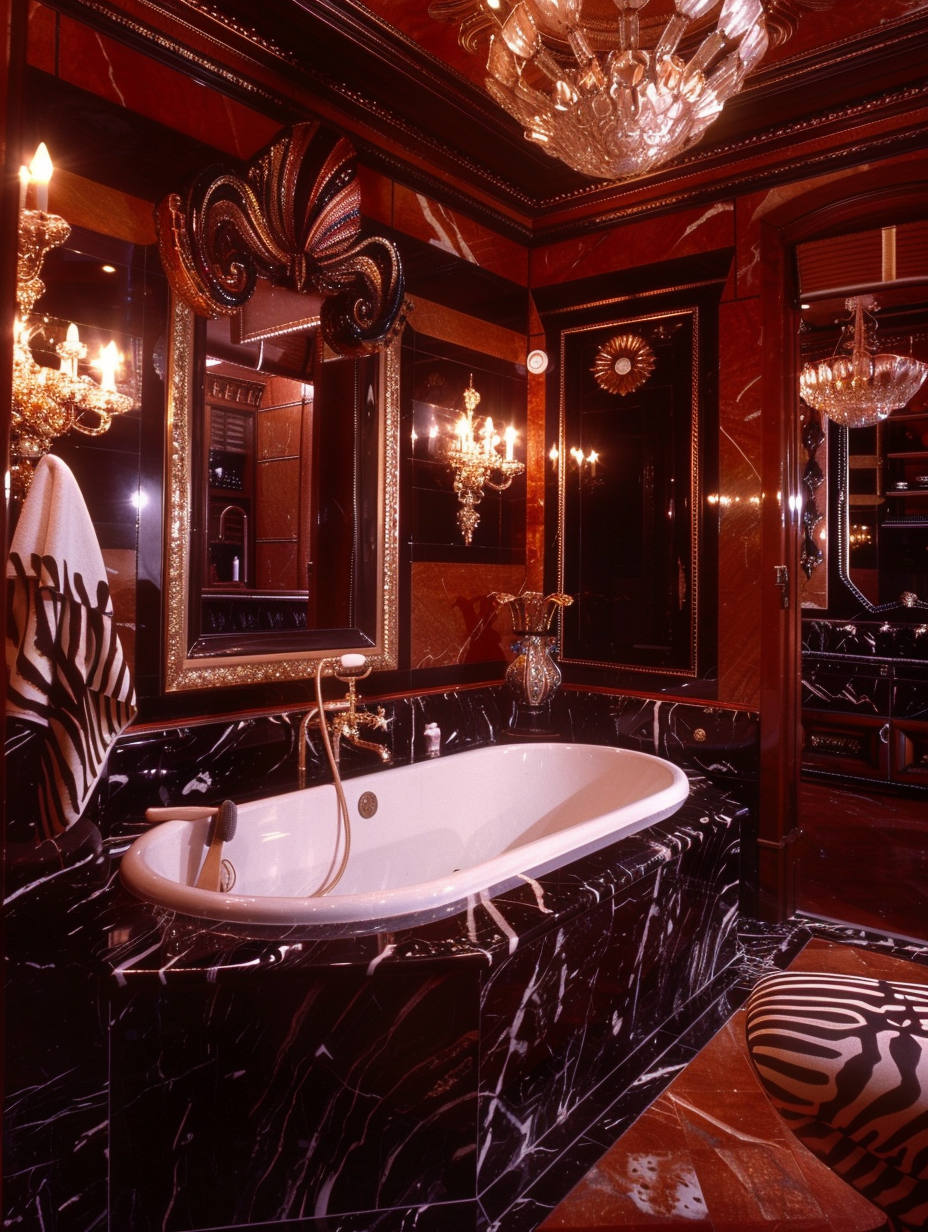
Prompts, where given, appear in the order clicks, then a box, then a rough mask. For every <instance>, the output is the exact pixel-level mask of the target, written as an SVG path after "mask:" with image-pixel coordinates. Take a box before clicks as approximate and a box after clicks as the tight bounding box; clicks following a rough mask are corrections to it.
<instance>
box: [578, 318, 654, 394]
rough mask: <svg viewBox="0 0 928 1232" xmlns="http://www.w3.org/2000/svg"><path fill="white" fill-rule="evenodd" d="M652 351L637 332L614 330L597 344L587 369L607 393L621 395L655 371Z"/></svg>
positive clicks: (637, 385) (638, 384) (641, 382)
mask: <svg viewBox="0 0 928 1232" xmlns="http://www.w3.org/2000/svg"><path fill="white" fill-rule="evenodd" d="M654 363H655V359H654V352H653V351H652V350H651V348H650V347H649V346H648V344H647V343H646V342H645V340H644V339H643V338H639V337H638V335H637V334H616V335H615V337H614V338H610V339H609V341H608V342H607V343H605V344H604V345H603V346H601V347H600V348H599V350H598V351H597V353H596V359H595V360H594V361H593V367H592V368H591V369H590V371H591V372H592V373H593V376H594V377H595V378H596V381H597V383H598V384H599V385H600V387H601V388H602V389H604V390H605V391H606V393H607V394H621V395H622V397H624V396H625V395H626V394H630V393H631V392H632V390H634V389H637V388H638V387H639V386H640V385H643V384H644V383H645V381H646V380H647V379H648V377H649V376H650V375H651V373H652V372H653V371H654Z"/></svg>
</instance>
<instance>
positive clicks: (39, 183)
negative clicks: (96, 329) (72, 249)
mask: <svg viewBox="0 0 928 1232" xmlns="http://www.w3.org/2000/svg"><path fill="white" fill-rule="evenodd" d="M52 170H53V168H52V164H51V160H50V159H49V157H48V151H47V150H46V149H45V146H44V144H43V145H40V146H39V148H38V150H37V151H36V156H35V158H34V159H33V161H32V163H31V165H30V167H29V168H28V169H27V168H25V167H24V168H23V169H22V171H21V172H20V209H19V248H18V253H17V257H18V260H17V270H16V301H17V303H18V305H19V316H18V317H17V318H16V319H15V321H14V323H13V408H12V417H11V426H10V453H11V467H10V490H11V493H12V494H13V496H14V497H17V498H19V499H21V498H22V497H24V496H25V495H26V493H27V492H28V490H29V485H30V483H31V482H32V472H33V468H34V467H35V465H36V463H37V462H38V461H39V459H40V458H41V457H42V456H43V454H46V453H48V451H49V449H50V448H51V447H52V444H53V442H54V440H55V437H57V436H61V435H63V434H64V433H65V432H70V431H72V430H73V431H75V432H82V433H83V434H84V435H86V436H100V435H101V434H102V433H103V432H105V431H106V430H107V428H108V427H109V426H110V422H111V421H112V417H113V416H114V415H122V414H124V413H125V412H126V411H128V410H131V408H132V406H133V405H134V403H133V400H132V398H130V397H128V396H127V395H125V394H121V393H119V392H118V391H117V389H116V372H117V369H118V367H119V364H120V362H121V357H120V356H119V355H118V353H117V350H116V344H115V343H114V342H110V343H109V345H108V346H107V347H104V348H103V350H102V353H101V355H100V358H99V359H97V360H95V361H93V365H94V366H95V367H96V368H98V369H99V371H100V381H99V383H97V382H96V381H94V380H93V379H92V378H90V377H87V376H80V375H79V374H78V364H79V362H80V361H82V360H84V359H86V357H87V346H86V345H85V344H84V343H83V342H81V340H80V335H79V333H78V329H77V326H76V325H73V324H72V325H70V326H69V328H68V332H67V337H66V339H65V341H64V342H61V343H59V344H58V345H57V346H56V347H55V352H56V354H57V355H58V358H59V360H60V367H59V369H58V370H56V369H54V368H47V367H43V366H42V365H40V364H37V363H36V362H35V360H34V359H33V356H32V349H31V346H30V343H31V340H32V339H33V338H34V337H35V335H36V334H37V332H38V329H39V327H38V326H36V325H34V324H30V317H31V314H32V310H33V308H34V306H35V302H36V300H37V299H39V298H40V297H41V296H42V294H43V293H44V291H45V284H44V283H43V282H42V279H41V277H40V275H41V272H42V263H43V262H44V260H45V254H46V253H48V252H50V251H51V250H52V249H53V248H57V247H59V245H61V244H63V243H64V242H65V240H66V239H67V238H68V236H69V235H70V234H71V228H70V227H69V226H68V224H67V223H66V222H65V220H64V219H63V218H59V217H58V215H57V214H49V213H48V212H47V210H48V182H49V180H50V179H51V175H52ZM30 184H34V185H35V195H36V204H37V207H38V208H37V209H27V208H26V200H27V193H28V190H29V186H30Z"/></svg>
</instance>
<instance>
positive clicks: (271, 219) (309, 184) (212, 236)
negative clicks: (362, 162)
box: [155, 123, 404, 355]
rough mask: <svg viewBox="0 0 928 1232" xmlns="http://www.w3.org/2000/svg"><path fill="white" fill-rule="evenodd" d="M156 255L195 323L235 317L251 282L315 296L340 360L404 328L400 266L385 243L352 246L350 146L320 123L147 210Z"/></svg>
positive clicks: (215, 169)
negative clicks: (242, 172) (150, 213)
mask: <svg viewBox="0 0 928 1232" xmlns="http://www.w3.org/2000/svg"><path fill="white" fill-rule="evenodd" d="M155 222H156V224H157V227H158V243H159V247H160V250H161V259H162V261H163V263H164V267H165V270H166V271H167V274H168V279H169V281H170V283H171V286H172V288H173V290H174V292H175V294H177V295H178V296H179V297H180V298H181V299H182V300H183V301H184V302H185V303H187V304H189V306H190V307H191V308H193V310H194V311H195V312H196V313H198V314H199V315H200V316H206V317H218V316H222V315H226V316H232V315H234V314H235V313H237V312H239V311H240V310H241V308H242V307H243V306H244V305H245V304H246V303H247V302H248V300H249V299H250V298H251V296H252V294H253V292H254V290H255V286H256V284H257V280H258V278H265V279H268V280H269V281H270V282H272V283H275V284H277V285H279V286H283V287H287V288H289V289H291V290H293V291H296V292H298V293H301V294H307V293H311V292H316V293H317V294H318V295H321V296H322V297H323V304H322V311H321V316H322V332H323V336H324V337H325V340H326V342H327V343H328V344H329V346H330V347H331V348H332V350H333V351H335V352H337V353H338V354H339V355H364V354H367V353H369V352H371V351H373V350H376V349H377V348H378V347H380V346H382V345H383V344H384V343H386V342H388V341H389V340H390V338H392V337H393V336H394V335H395V333H396V331H397V330H398V328H399V327H400V326H401V324H402V320H403V313H404V303H403V291H404V283H403V268H402V263H401V261H400V255H399V252H398V250H397V248H396V246H395V244H393V242H392V241H391V240H388V239H385V238H383V237H381V236H371V237H369V238H367V239H361V190H360V187H359V184H358V176H357V165H356V155H355V151H354V147H353V146H352V145H351V143H350V142H349V141H347V140H346V139H345V138H344V137H340V136H339V135H338V134H337V133H334V132H332V131H330V130H329V129H327V128H325V127H323V126H322V125H320V124H318V123H306V124H295V125H294V126H293V128H291V129H289V130H287V131H286V132H284V133H283V134H282V135H281V136H280V137H278V138H277V140H276V141H274V142H273V143H272V144H271V145H270V146H269V147H268V148H267V149H266V150H265V151H264V152H263V153H261V154H259V155H257V156H256V157H255V158H254V159H253V160H252V162H251V163H250V165H249V166H248V168H247V170H246V172H245V175H244V176H242V175H240V174H239V173H238V172H237V171H234V170H232V169H230V168H226V167H221V166H211V167H207V168H206V169H205V170H204V171H202V172H201V173H200V174H199V175H198V176H197V177H196V179H195V180H194V182H193V184H192V185H191V187H190V188H189V189H188V191H187V192H186V193H185V194H181V193H169V194H168V195H167V196H166V197H165V198H164V199H163V200H162V201H161V202H159V204H158V205H157V207H156V209H155Z"/></svg>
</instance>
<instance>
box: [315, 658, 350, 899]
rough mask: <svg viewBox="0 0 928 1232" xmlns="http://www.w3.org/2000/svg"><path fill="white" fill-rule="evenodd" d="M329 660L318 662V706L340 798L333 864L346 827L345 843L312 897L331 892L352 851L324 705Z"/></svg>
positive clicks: (320, 723) (320, 726)
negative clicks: (340, 834) (334, 869)
mask: <svg viewBox="0 0 928 1232" xmlns="http://www.w3.org/2000/svg"><path fill="white" fill-rule="evenodd" d="M327 662H328V660H326V659H320V660H319V662H318V663H317V664H316V707H317V709H318V713H319V728H320V730H321V732H322V743H323V744H324V745H325V753H326V757H328V759H329V767H330V768H331V770H332V778H333V780H334V784H335V794H336V796H337V798H338V820H337V821H336V832H335V853H334V854H333V856H332V864H333V865H334V863H335V857H336V856H337V854H338V831H339V829H340V828H343V829H344V834H345V844H344V850H343V851H342V858H341V860H340V861H339V865H338V870H337V872H336V873H335V875H334V876H327V877H325V878H324V879H323V881H322V884H321V885H320V886H319V889H318V890H316V891H315V893H314V894H313V895H311V897H313V898H319V897H320V896H321V895H323V894H329V893H330V892H331V891H332V890H334V889H335V887H336V886H337V885H338V883H339V882H340V881H341V879H342V877H343V876H344V874H345V869H346V868H347V867H348V855H349V853H350V852H351V819H350V818H349V816H348V804H347V802H346V801H345V792H344V788H343V787H342V778H341V775H340V774H339V772H338V762H337V761H336V760H335V753H334V752H333V751H332V741H331V739H330V738H329V726H328V724H327V723H326V721H325V710H324V709H323V706H322V671H323V668H324V667H325V665H326V663H327Z"/></svg>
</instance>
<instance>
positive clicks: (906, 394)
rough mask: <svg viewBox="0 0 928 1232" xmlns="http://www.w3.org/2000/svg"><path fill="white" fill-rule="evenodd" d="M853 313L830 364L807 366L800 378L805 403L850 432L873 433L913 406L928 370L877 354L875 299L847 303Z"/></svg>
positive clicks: (908, 358)
mask: <svg viewBox="0 0 928 1232" xmlns="http://www.w3.org/2000/svg"><path fill="white" fill-rule="evenodd" d="M845 307H846V308H847V309H848V311H849V312H851V313H852V316H851V318H850V319H849V320H848V321H847V322H845V324H844V326H843V327H842V330H841V337H840V339H839V341H838V345H837V347H836V349H835V353H834V355H833V356H832V357H831V359H828V360H823V361H822V362H821V363H818V364H806V365H805V367H804V368H803V369H802V372H801V373H800V375H799V392H800V394H801V395H802V398H803V401H805V402H807V403H808V404H809V406H812V407H814V408H815V409H816V410H817V411H821V412H822V414H823V415H827V416H828V418H829V419H832V420H834V422H835V423H836V424H841V425H842V427H847V428H869V427H870V426H871V425H872V424H876V423H879V422H880V421H881V420H882V419H885V418H886V416H887V415H888V414H889V413H890V411H898V410H901V409H902V407H904V406H905V405H906V404H907V403H908V402H910V401H911V400H912V398H913V397H914V396H915V394H916V393H918V391H919V389H921V387H922V384H923V383H924V380H925V377H926V376H928V364H925V363H923V362H922V361H921V360H920V359H913V358H912V357H911V356H909V355H891V354H888V353H886V352H880V351H877V347H876V322H875V321H874V320H873V316H872V314H873V313H874V312H876V311H877V308H878V304H877V301H876V300H875V299H874V297H873V296H872V295H856V296H853V297H852V298H851V299H849V300H846V301H845Z"/></svg>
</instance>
